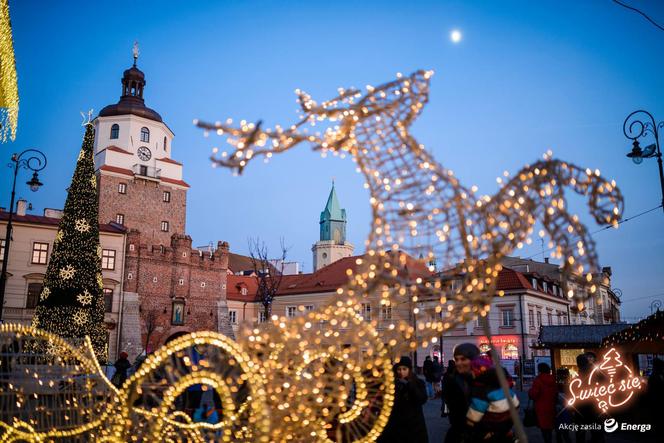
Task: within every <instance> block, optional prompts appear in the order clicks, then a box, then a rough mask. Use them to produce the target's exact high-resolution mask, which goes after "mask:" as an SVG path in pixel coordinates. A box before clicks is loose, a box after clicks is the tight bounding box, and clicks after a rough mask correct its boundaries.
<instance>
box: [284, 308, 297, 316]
mask: <svg viewBox="0 0 664 443" xmlns="http://www.w3.org/2000/svg"><path fill="white" fill-rule="evenodd" d="M296 315H297V306H286V317H288V318H293V317H295V316H296Z"/></svg>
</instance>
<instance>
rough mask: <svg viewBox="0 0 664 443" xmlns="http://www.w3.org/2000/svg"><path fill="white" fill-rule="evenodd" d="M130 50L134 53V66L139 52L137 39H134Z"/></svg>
mask: <svg viewBox="0 0 664 443" xmlns="http://www.w3.org/2000/svg"><path fill="white" fill-rule="evenodd" d="M131 52H132V54H133V55H134V68H135V67H136V61H137V60H138V56H139V54H140V51H139V50H138V41H134V47H133V48H132V50H131Z"/></svg>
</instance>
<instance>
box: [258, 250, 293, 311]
mask: <svg viewBox="0 0 664 443" xmlns="http://www.w3.org/2000/svg"><path fill="white" fill-rule="evenodd" d="M279 244H280V249H281V255H280V256H279V257H278V258H277V259H275V260H270V256H269V252H268V248H267V245H266V244H265V242H264V241H262V240H260V238H258V237H256V238H250V239H249V257H250V258H251V263H252V265H253V268H254V273H255V274H256V279H257V282H258V290H257V292H256V301H258V302H260V303H261V304H262V305H263V312H264V313H265V319H268V318H270V315H271V314H272V302H273V301H274V297H275V295H277V293H278V292H279V287H280V286H281V281H282V279H283V275H284V266H285V264H286V256H287V253H288V248H287V247H286V245H285V242H284V239H283V237H282V238H281V239H280V240H279ZM273 262H274V263H273Z"/></svg>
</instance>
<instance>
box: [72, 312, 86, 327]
mask: <svg viewBox="0 0 664 443" xmlns="http://www.w3.org/2000/svg"><path fill="white" fill-rule="evenodd" d="M72 319H73V320H74V323H76V324H77V325H83V324H85V323H86V322H87V321H88V313H87V312H85V311H84V310H83V309H79V310H77V311H76V312H74V315H73V316H72Z"/></svg>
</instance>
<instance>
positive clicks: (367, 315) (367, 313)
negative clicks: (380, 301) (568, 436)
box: [362, 303, 371, 320]
mask: <svg viewBox="0 0 664 443" xmlns="http://www.w3.org/2000/svg"><path fill="white" fill-rule="evenodd" d="M362 318H364V319H365V320H371V305H370V304H369V303H362Z"/></svg>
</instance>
